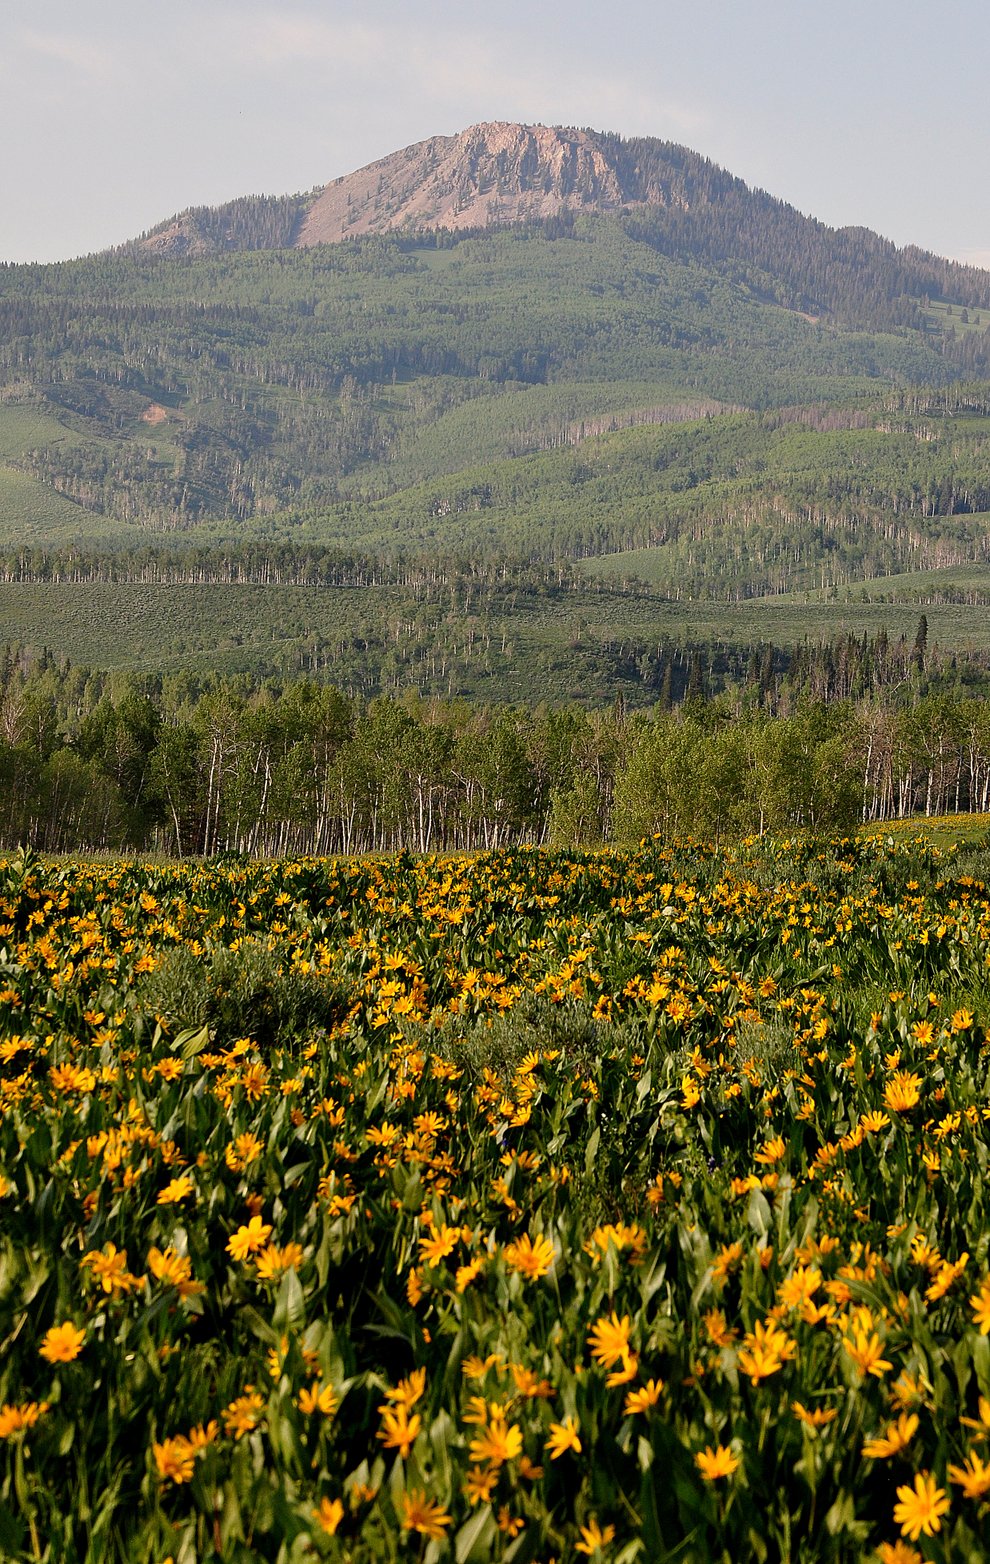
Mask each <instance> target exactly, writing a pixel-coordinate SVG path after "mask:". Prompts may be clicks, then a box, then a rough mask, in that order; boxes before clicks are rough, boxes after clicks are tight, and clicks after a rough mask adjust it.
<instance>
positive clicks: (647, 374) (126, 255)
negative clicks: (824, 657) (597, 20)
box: [0, 137, 990, 699]
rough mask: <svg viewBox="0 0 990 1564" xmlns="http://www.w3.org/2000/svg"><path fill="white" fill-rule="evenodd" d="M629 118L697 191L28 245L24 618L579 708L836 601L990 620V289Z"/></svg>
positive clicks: (19, 386) (638, 152)
mask: <svg viewBox="0 0 990 1564" xmlns="http://www.w3.org/2000/svg"><path fill="white" fill-rule="evenodd" d="M600 139H601V145H602V147H603V148H605V150H606V151H607V153H608V156H609V158H610V159H611V160H612V163H613V165H614V167H615V169H616V170H617V171H618V174H619V175H620V176H621V179H622V181H624V182H625V183H624V185H623V188H626V186H628V188H629V190H630V191H632V196H631V197H630V199H635V200H639V201H642V200H647V201H651V200H655V193H656V192H657V191H662V192H665V199H667V198H668V197H669V201H668V204H667V205H662V206H661V205H656V204H654V205H649V204H647V205H638V206H630V207H629V208H628V209H626V210H624V211H617V212H613V213H609V214H603V215H588V214H582V215H577V216H575V215H574V214H573V213H570V212H564V213H562V214H561V216H560V217H559V218H555V219H552V220H547V221H546V222H543V223H538V224H532V223H530V224H528V225H527V224H516V225H514V226H509V227H504V228H492V229H488V230H484V231H480V230H477V231H466V232H463V233H459V234H452V233H449V232H440V231H438V232H435V233H423V234H410V233H402V234H395V233H379V234H374V235H371V236H367V237H364V238H360V239H351V240H346V241H344V242H342V243H337V244H323V245H316V246H315V247H312V248H308V249H276V248H272V246H273V245H276V244H280V243H287V242H289V241H290V240H292V236H293V235H296V234H297V233H298V221H299V220H301V219H300V214H301V213H302V212H303V211H304V209H305V210H308V209H309V208H308V206H307V205H306V201H304V202H302V204H300V203H299V202H297V201H294V200H287V201H285V202H281V203H279V202H278V201H275V202H272V201H254V202H252V201H246V202H243V203H234V204H233V205H232V206H231V207H230V208H228V209H224V211H223V212H221V213H218V214H213V215H211V214H210V213H208V212H200V213H196V214H191V216H190V215H189V214H187V217H189V222H188V223H187V224H186V229H185V230H183V231H184V232H187V233H188V234H192V235H193V239H194V240H195V246H198V247H199V248H200V249H201V250H204V251H207V252H209V251H211V250H212V251H213V252H215V253H202V254H196V253H194V250H193V251H190V253H187V254H185V255H184V256H177V255H174V254H151V253H146V251H144V250H142V248H141V247H140V246H139V245H134V246H129V247H125V248H124V249H123V250H121V251H118V252H115V253H112V254H107V255H102V256H94V257H89V258H87V259H85V260H81V261H75V262H71V263H65V264H60V265H55V266H20V267H12V266H7V267H2V268H0V574H2V575H3V577H4V582H5V584H4V585H3V591H2V598H0V604H2V607H0V615H2V617H0V636H2V638H3V639H5V640H10V641H12V640H24V641H26V642H28V643H30V644H32V645H44V646H47V647H49V648H50V649H52V650H53V651H56V652H59V653H69V654H71V655H72V656H73V657H74V658H78V659H80V660H81V661H83V662H87V663H95V664H100V665H103V666H106V665H108V664H109V663H110V662H113V663H115V664H117V665H121V666H123V665H125V664H133V665H139V666H142V667H146V668H153V667H156V666H159V665H160V666H165V665H168V666H174V667H199V666H201V665H203V664H204V662H210V661H213V662H217V665H218V666H219V665H222V666H223V667H225V668H228V669H230V670H231V671H237V670H244V671H245V672H252V673H258V672H264V671H266V670H267V671H289V670H291V669H292V668H304V669H305V668H313V667H315V668H316V669H317V670H318V671H319V672H320V673H321V676H323V677H327V678H332V677H334V669H335V668H336V669H337V670H338V671H339V672H340V676H341V678H343V679H344V680H345V681H347V682H349V683H350V684H351V685H352V686H353V687H355V688H358V689H362V690H365V689H377V688H399V687H401V685H402V684H403V683H404V682H406V683H412V684H416V685H417V686H418V687H420V688H423V689H428V690H431V691H437V692H440V693H457V692H458V691H461V692H463V693H466V694H470V695H472V696H473V697H478V696H481V695H484V694H485V693H486V692H487V691H489V690H491V691H496V690H497V691H498V693H499V695H500V696H505V697H506V698H525V697H526V696H527V695H528V694H531V693H532V680H533V679H534V677H535V678H537V679H539V680H540V681H541V684H540V687H541V688H542V689H545V690H546V691H547V692H548V693H552V694H553V696H554V698H559V699H567V698H570V697H572V696H573V697H575V698H579V699H595V698H605V699H607V698H609V696H610V692H611V691H614V690H615V689H617V688H623V689H626V688H628V690H629V691H630V692H631V693H632V694H633V696H634V697H637V698H638V695H639V693H640V691H641V686H642V685H643V673H642V669H643V667H644V666H645V662H644V659H645V660H646V662H648V659H649V647H650V645H651V642H655V641H656V638H657V637H658V636H660V637H663V636H672V637H674V638H676V639H678V640H679V641H680V642H683V643H684V644H685V645H687V643H688V642H689V641H690V640H691V638H692V636H695V635H697V636H699V637H701V638H702V639H706V638H707V637H708V636H709V634H711V635H713V636H720V637H721V638H722V639H723V640H725V639H726V638H727V636H730V635H731V637H734V638H735V644H736V645H737V646H738V647H739V648H745V647H746V646H749V645H750V644H757V643H761V642H763V641H766V640H770V639H773V640H774V641H775V642H776V643H778V644H783V643H785V642H786V643H789V644H794V643H796V642H797V641H799V640H800V639H801V638H802V637H804V636H805V635H807V636H809V637H810V638H811V639H812V640H815V639H816V638H820V637H821V636H822V634H831V631H832V628H833V627H834V626H835V625H836V624H837V621H836V620H835V617H834V604H835V602H836V601H839V602H842V603H844V604H846V605H847V608H848V611H849V612H850V613H851V614H852V618H851V619H850V620H849V625H850V628H853V629H857V633H859V632H863V631H869V632H870V633H873V632H874V631H875V630H876V629H877V628H878V627H879V626H880V624H881V623H882V624H883V625H884V627H885V628H888V629H889V633H890V634H892V635H901V634H905V635H910V634H911V633H912V632H911V621H912V619H915V618H916V616H915V615H914V614H913V610H914V609H915V608H916V607H917V606H918V605H920V604H924V603H927V602H929V601H932V602H933V607H934V606H940V607H941V608H943V609H944V616H943V618H942V619H941V620H939V622H938V624H937V625H936V622H935V621H936V619H937V618H938V616H937V615H935V616H933V619H932V630H933V634H934V633H936V630H937V633H938V634H939V635H940V636H942V637H943V638H944V642H945V644H946V645H949V644H951V645H954V646H957V647H958V648H959V649H960V650H963V649H965V648H966V647H967V646H977V645H979V646H982V645H983V644H984V642H983V639H982V631H981V629H980V627H979V624H978V623H977V622H976V621H977V619H978V614H977V613H976V610H977V609H978V608H979V606H980V604H981V603H982V602H983V600H984V599H983V587H982V582H981V578H980V577H979V574H978V573H979V572H980V571H981V570H982V569H983V568H984V567H985V566H986V563H987V556H988V553H990V548H988V543H987V536H988V534H987V525H986V523H987V518H988V515H990V467H988V463H987V451H988V449H990V383H988V381H987V380H983V379H981V378H980V377H981V376H986V377H990V291H988V290H990V278H988V277H987V275H986V274H984V273H981V272H977V271H974V270H972V269H970V268H965V267H961V266H956V265H954V264H952V263H948V262H942V261H939V260H938V258H936V257H932V256H926V255H924V254H922V253H921V252H917V251H910V250H905V251H899V250H896V249H895V248H894V247H893V246H892V245H889V244H888V243H887V242H886V241H884V240H881V239H879V238H878V237H877V236H876V235H873V234H870V233H868V232H867V231H866V230H856V231H842V232H838V233H837V232H833V231H832V230H829V229H826V228H824V227H823V225H821V224H817V223H814V222H812V221H811V220H809V219H806V218H803V217H801V216H800V214H798V213H795V212H794V211H793V209H791V208H789V207H786V206H784V205H783V204H782V203H779V202H774V201H772V199H771V198H769V197H767V196H764V195H763V194H761V193H760V192H752V191H747V190H746V187H745V186H743V185H742V184H741V183H740V182H739V181H735V180H732V179H731V176H728V175H725V174H724V173H723V172H722V171H721V170H717V169H714V167H713V165H710V164H707V163H705V162H704V160H701V159H698V158H696V157H695V155H694V154H688V153H686V152H685V150H684V149H677V148H670V147H661V145H660V144H659V143H645V142H644V143H638V142H637V143H632V142H630V143H622V142H620V141H619V140H618V139H617V138H612V139H611V140H610V139H609V138H607V137H605V138H600ZM658 149H659V150H658ZM630 160H631V161H630ZM637 181H638V183H637ZM650 192H654V195H650ZM674 197H676V200H675V199H674ZM306 200H307V201H308V200H309V198H306ZM190 224H191V227H190ZM170 231H171V230H169V228H168V225H164V227H163V229H162V230H161V232H162V233H165V234H166V236H167V233H168V232H170ZM293 242H294V240H293ZM195 246H194V249H195ZM946 572H949V573H950V574H948V575H947V574H946ZM969 572H977V576H976V577H971V576H970V575H969V574H968V573H969ZM951 573H955V574H951ZM960 573H962V574H960ZM973 581H975V582H976V584H975V585H973V584H972V583H973ZM883 582H887V583H889V585H888V586H887V587H886V588H884V587H883V586H881V585H879V583H883ZM472 583H473V584H474V586H473V588H472V587H471V584H472ZM471 590H476V591H477V593H478V594H480V595H481V596H484V595H485V594H488V596H487V598H486V601H487V603H488V606H487V607H486V608H485V610H484V614H485V616H486V617H485V619H484V623H483V625H482V626H481V628H480V629H479V625H478V624H476V623H474V622H473V620H474V619H475V617H476V615H477V613H478V607H477V603H478V600H479V599H478V598H476V599H474V600H472V598H471ZM445 592H446V593H447V597H446V599H445V598H444V593H445ZM286 594H289V595H286ZM292 594H295V595H292ZM424 594H425V603H426V605H427V606H426V607H424ZM812 597H816V598H817V599H819V602H818V603H817V605H816V604H814V603H811V602H810V601H809V599H810V598H812ZM884 597H889V598H891V599H896V602H893V603H892V604H891V605H890V606H891V608H892V609H893V615H892V616H890V615H888V617H887V618H886V619H876V618H874V617H872V610H873V608H874V607H879V606H880V600H881V599H883V598H884ZM444 605H445V606H444ZM726 605H732V608H733V612H732V614H731V615H729V614H727V613H726ZM830 615H831V618H829V616H830ZM445 618H446V619H449V620H450V623H449V624H444V622H443V621H444V620H445ZM390 622H393V623H395V624H398V625H399V627H400V628H399V629H398V630H397V631H396V630H391V631H390V630H389V624H390ZM844 622H845V621H844ZM402 626H410V627H412V628H410V629H408V630H403V629H402V628H401V627H402ZM479 634H480V635H481V636H482V638H483V640H484V645H485V657H484V658H481V657H479V655H478V653H477V651H476V642H477V638H478V636H479ZM613 643H614V647H616V648H618V649H617V650H613ZM503 644H504V646H505V647H506V648H512V649H513V650H512V651H508V650H506V651H503V650H502V647H503ZM492 645H497V646H498V648H499V653H498V656H495V655H494V654H493V653H491V650H490V648H491V646H492ZM630 670H632V671H630ZM646 683H647V685H648V679H647V681H646Z"/></svg>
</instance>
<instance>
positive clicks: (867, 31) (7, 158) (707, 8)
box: [0, 0, 990, 266]
mask: <svg viewBox="0 0 990 1564" xmlns="http://www.w3.org/2000/svg"><path fill="white" fill-rule="evenodd" d="M988 60H990V6H988V5H987V3H986V0H940V3H939V4H937V5H933V4H932V3H931V0H925V3H922V0H815V3H811V0H679V3H676V4H675V3H672V0H613V3H611V4H603V3H602V0H567V3H564V0H542V3H538V0H494V3H491V0H490V3H487V4H481V5H479V4H472V3H470V0H460V3H452V0H283V3H275V0H158V3H157V4H152V3H150V0H0V137H2V146H3V155H2V160H0V260H7V261H26V260H56V259H62V258H67V257H69V256H74V255H80V254H85V253H87V252H89V251H92V250H98V249H103V248H104V247H106V246H109V245H111V244H116V243H120V242H122V241H124V240H125V239H129V238H133V237H135V236H136V235H137V234H139V233H141V232H142V231H143V230H145V229H147V228H150V227H152V226H153V225H154V224H155V223H157V222H159V221H160V220H162V219H163V218H166V217H168V216H170V215H171V214H172V213H174V212H176V211H179V210H181V209H182V208H184V207H187V206H194V205H200V204H215V203H219V202H222V201H225V200H229V199H231V198H232V197H234V196H238V195H246V194H250V193H252V192H262V191H263V192H265V193H268V194H287V193H289V192H292V191H297V190H307V189H310V188H312V187H313V186H315V185H322V184H326V183H327V181H328V180H330V179H333V178H336V176H337V175H339V174H346V173H350V172H351V171H352V170H353V169H355V168H359V167H360V166H361V165H362V164H364V163H368V162H370V161H372V159H374V158H376V157H381V156H384V154H386V153H388V152H392V151H395V150H397V149H398V148H400V147H404V146H407V145H409V144H410V143H411V142H414V141H421V140H423V139H424V138H425V137H427V136H431V135H437V134H444V135H449V134H452V133H454V132H456V131H459V130H463V129H464V128H465V127H466V126H468V125H470V124H473V123H475V122H476V121H478V120H493V119H505V120H522V121H525V122H527V123H534V122H542V123H543V124H548V125H552V124H563V125H584V126H592V127H594V128H595V129H599V130H614V131H618V132H619V133H620V134H623V135H627V136H629V135H652V136H658V137H660V138H661V139H663V140H670V141H679V142H683V143H684V144H685V145H687V146H689V147H691V148H693V149H694V150H695V151H696V152H700V153H702V154H703V155H704V156H706V157H710V158H712V159H713V161H715V162H717V163H721V164H722V165H723V167H725V168H727V169H729V170H730V171H731V172H732V173H734V174H737V175H739V176H740V177H741V178H743V179H745V180H746V181H747V183H749V184H751V185H757V186H762V187H763V188H764V189H766V190H769V191H770V193H771V194H773V195H776V196H780V197H781V198H783V199H784V200H787V201H790V202H792V203H793V205H795V206H797V207H798V208H799V209H800V210H801V211H803V212H808V213H810V214H812V215H813V216H815V217H820V218H821V219H822V220H823V221H825V222H828V223H830V224H833V225H835V226H842V225H846V224H862V225H864V226H866V227H869V228H874V229H877V230H879V232H881V233H883V234H886V235H887V236H888V237H889V238H891V239H894V240H895V241H896V242H897V243H899V244H919V245H922V246H923V247H924V248H926V249H931V250H934V251H936V252H937V253H939V254H942V255H949V256H953V257H955V258H957V259H959V260H968V261H971V262H973V263H974V264H977V265H987V266H990V180H988V179H987V177H986V167H985V164H984V162H983V156H984V153H985V150H986V147H987V129H986V95H987V62H988Z"/></svg>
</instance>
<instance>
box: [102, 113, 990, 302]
mask: <svg viewBox="0 0 990 1564" xmlns="http://www.w3.org/2000/svg"><path fill="white" fill-rule="evenodd" d="M579 213H585V214H587V213H621V214H623V216H624V217H625V218H626V220H627V227H628V231H629V232H632V233H635V234H636V235H637V237H639V238H641V239H643V240H645V241H646V242H647V243H649V244H651V245H653V246H654V247H656V248H657V249H659V250H661V251H663V252H664V253H668V254H685V253H687V254H691V255H693V256H694V257H696V258H697V259H703V260H706V261H714V262H716V263H718V264H724V263H726V262H731V261H736V262H743V263H745V264H749V265H754V266H757V267H759V268H760V269H761V270H763V271H765V272H767V274H768V277H769V278H771V279H773V281H772V283H771V292H772V293H774V294H779V291H780V287H781V284H784V285H785V287H786V293H787V297H786V299H784V300H782V302H787V303H789V304H790V306H791V307H792V308H798V309H802V310H804V311H805V312H807V313H811V314H815V315H821V314H825V315H830V314H838V315H839V316H840V317H843V318H846V319H849V320H855V321H856V323H857V324H872V325H874V326H876V325H879V324H883V325H908V326H911V325H914V326H917V325H918V324H919V323H920V322H919V316H918V304H919V301H921V300H922V299H925V300H927V299H928V298H930V297H932V296H935V297H942V296H959V297H960V298H962V297H963V296H965V298H966V300H967V302H971V303H972V304H974V305H976V306H977V307H979V308H983V309H986V308H990V274H988V273H986V272H982V271H980V270H978V269H977V268H974V267H966V266H962V265H960V264H959V263H957V262H952V261H947V260H943V259H941V258H940V257H938V256H935V255H932V254H931V253H929V252H927V251H924V250H920V249H918V248H917V247H914V246H907V247H905V248H902V249H899V248H897V247H896V246H895V245H893V244H892V243H891V242H890V241H889V240H886V239H883V238H881V237H880V236H879V235H878V234H875V233H873V232H871V231H870V230H869V229H865V228H848V229H831V228H829V227H827V226H826V225H825V224H824V223H820V222H818V221H816V220H815V219H813V218H809V217H806V216H804V215H803V214H802V213H800V212H798V211H797V210H796V208H794V207H792V206H789V205H788V204H787V203H786V202H783V201H779V200H776V199H775V198H774V197H772V196H770V195H768V194H767V193H766V192H765V191H762V190H752V189H750V187H749V186H747V185H746V184H745V183H744V182H743V181H742V180H741V179H737V178H735V177H734V176H733V175H732V174H729V173H727V172H726V171H725V170H724V169H721V168H719V167H718V166H717V165H716V164H714V163H711V162H710V161H709V160H708V159H706V158H704V157H701V156H699V155H698V153H696V152H692V151H691V150H690V149H689V148H687V147H682V146H678V145H676V144H675V143H672V142H665V141H659V140H657V139H655V138H652V137H635V138H630V139H625V138H623V137H621V136H618V135H616V134H614V133H612V132H601V131H594V130H579V129H574V128H565V127H561V126H553V127H548V126H545V125H520V124H513V123H508V122H504V121H496V122H494V123H485V124H478V125H472V126H470V127H469V128H468V129H467V130H464V131H462V132H461V133H460V134H459V135H456V136H431V137H429V138H428V139H427V140H426V141H419V142H416V143H415V144H414V145H412V146H409V147H405V148H403V149H402V150H401V151H399V152H393V153H391V154H390V155H389V156H388V157H384V158H379V159H378V160H377V161H376V162H374V163H369V164H368V165H367V166H366V167H364V168H361V169H358V170H357V171H356V172H355V173H353V174H348V175H346V176H343V177H341V178H339V179H335V180H333V181H332V182H331V183H330V184H328V185H325V186H323V187H322V189H316V190H314V191H311V192H309V194H307V195H294V196H248V197H243V198H241V199H239V200H236V201H232V202H229V203H227V204H226V205H224V206H221V207H216V208H210V207H196V208H190V209H189V210H188V211H186V212H183V213H180V214H179V215H178V216H176V217H172V218H169V219H168V220H167V221H166V222H164V223H162V224H159V225H158V226H157V227H156V228H154V229H152V230H151V232H150V233H148V234H146V235H143V236H142V237H141V238H140V239H138V240H137V241H134V243H133V244H132V245H131V246H129V247H128V248H131V249H133V250H134V251H135V252H137V253H143V254H152V255H160V256H172V257H176V256H205V255H212V254H221V253H223V252H229V251H233V250H267V249H286V248H293V249H306V248H308V247H310V246H313V245H322V244H338V243H340V242H341V241H342V240H344V239H354V238H359V237H361V236H364V235H369V234H386V233H406V234H412V233H419V232H423V231H432V230H438V229H439V230H445V231H447V232H451V233H457V232H464V231H467V230H478V229H486V228H488V229H490V228H499V227H507V226H510V225H512V224H520V223H527V224H533V223H540V222H542V223H548V222H549V223H552V222H553V221H554V220H555V219H556V220H558V222H561V221H563V222H564V223H566V222H568V221H573V218H574V216H575V214H579Z"/></svg>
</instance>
